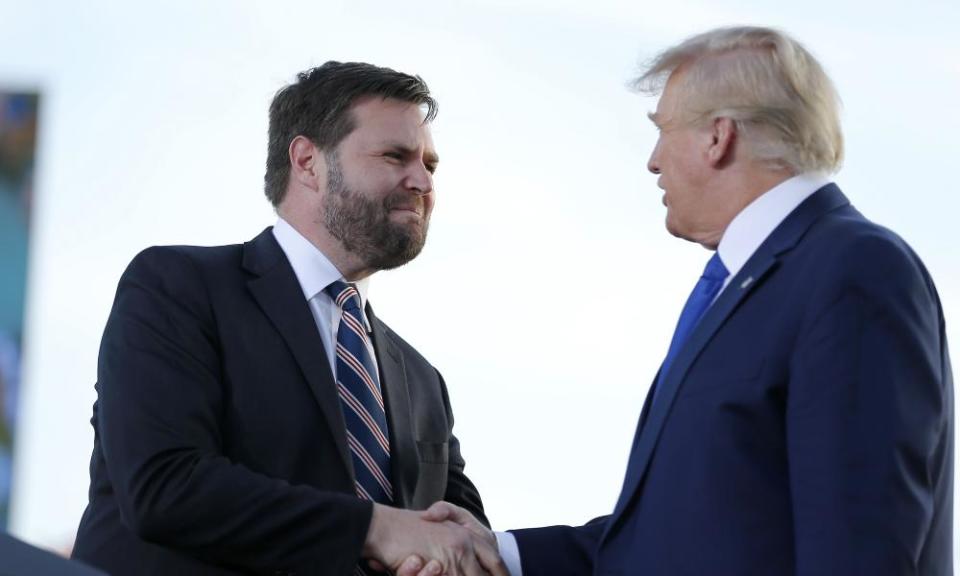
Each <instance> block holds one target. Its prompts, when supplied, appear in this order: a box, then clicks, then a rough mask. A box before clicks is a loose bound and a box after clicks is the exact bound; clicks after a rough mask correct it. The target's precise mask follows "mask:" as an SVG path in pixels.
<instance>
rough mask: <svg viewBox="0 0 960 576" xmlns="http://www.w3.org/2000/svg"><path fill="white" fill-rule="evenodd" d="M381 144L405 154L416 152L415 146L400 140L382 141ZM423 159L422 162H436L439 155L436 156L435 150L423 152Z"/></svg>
mask: <svg viewBox="0 0 960 576" xmlns="http://www.w3.org/2000/svg"><path fill="white" fill-rule="evenodd" d="M383 145H384V147H385V148H392V149H394V150H397V151H399V152H403V153H404V154H405V155H407V156H412V155H414V154H416V153H417V150H416V149H415V148H411V147H410V146H407V145H406V144H403V143H400V142H390V141H388V142H384V144H383ZM423 159H424V162H427V163H430V164H438V163H439V162H440V156H438V155H437V154H436V152H426V153H424V155H423Z"/></svg>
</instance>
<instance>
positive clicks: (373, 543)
mask: <svg viewBox="0 0 960 576" xmlns="http://www.w3.org/2000/svg"><path fill="white" fill-rule="evenodd" d="M391 512H392V509H391V508H390V507H388V506H384V505H383V504H377V503H374V504H373V514H371V516H370V527H369V528H367V537H366V539H365V540H364V541H363V549H362V550H361V555H362V556H363V557H364V558H378V557H379V556H380V552H381V548H382V543H383V542H385V541H386V537H387V526H386V525H387V524H388V523H389V521H390V514H391Z"/></svg>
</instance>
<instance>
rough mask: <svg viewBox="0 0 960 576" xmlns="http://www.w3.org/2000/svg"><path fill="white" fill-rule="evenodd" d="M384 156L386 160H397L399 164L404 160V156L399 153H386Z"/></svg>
mask: <svg viewBox="0 0 960 576" xmlns="http://www.w3.org/2000/svg"><path fill="white" fill-rule="evenodd" d="M383 155H384V157H386V158H389V159H391V160H396V161H398V162H399V161H401V160H403V154H401V153H399V152H384V154H383Z"/></svg>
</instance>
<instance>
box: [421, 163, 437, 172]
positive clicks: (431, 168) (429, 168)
mask: <svg viewBox="0 0 960 576" xmlns="http://www.w3.org/2000/svg"><path fill="white" fill-rule="evenodd" d="M424 167H425V168H426V169H427V172H429V173H431V174H434V173H436V171H437V165H436V164H432V163H431V164H424Z"/></svg>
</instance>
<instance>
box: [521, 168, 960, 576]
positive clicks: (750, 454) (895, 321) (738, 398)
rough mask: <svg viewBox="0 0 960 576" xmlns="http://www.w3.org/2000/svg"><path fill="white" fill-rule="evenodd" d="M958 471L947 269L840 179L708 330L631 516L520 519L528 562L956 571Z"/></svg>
mask: <svg viewBox="0 0 960 576" xmlns="http://www.w3.org/2000/svg"><path fill="white" fill-rule="evenodd" d="M647 401H648V404H649V402H650V399H649V397H648V400H647ZM952 483H953V384H952V375H951V369H950V361H949V357H948V354H947V343H946V338H945V334H944V318H943V311H942V309H941V306H940V302H939V298H938V296H937V292H936V290H935V288H934V285H933V282H932V280H931V279H930V276H929V275H928V274H927V271H926V270H925V269H924V267H923V264H922V263H921V262H920V260H919V259H918V258H917V256H916V255H915V254H914V253H913V251H912V250H911V249H910V248H909V247H908V246H907V245H906V244H905V243H904V242H903V240H901V239H900V238H899V237H898V236H896V235H895V234H893V233H892V232H890V231H889V230H886V229H884V228H882V227H880V226H877V225H875V224H873V223H871V222H870V221H868V220H867V219H865V218H864V217H863V216H862V215H861V214H860V213H859V212H857V211H856V210H855V209H854V208H853V207H852V206H851V205H850V204H849V202H848V200H847V199H846V198H845V197H844V195H843V194H842V193H841V192H840V190H839V189H838V188H837V187H836V186H834V185H832V184H831V185H828V186H825V187H824V188H822V189H820V190H818V191H817V192H815V193H814V194H813V195H812V196H810V197H809V198H808V199H807V200H806V201H804V202H803V203H802V204H801V205H800V206H799V207H797V208H796V209H795V210H794V211H793V212H792V213H791V214H790V215H789V216H788V217H787V218H786V220H785V221H784V222H783V223H782V224H781V225H780V226H779V227H778V228H777V229H776V230H775V231H774V232H773V233H772V234H771V235H770V236H769V237H768V238H767V239H766V241H765V242H764V243H763V244H762V245H761V246H760V248H759V249H758V250H757V251H756V253H755V254H754V255H753V256H752V257H751V258H750V260H749V261H748V262H747V263H746V264H745V265H744V267H743V269H742V270H741V271H740V272H739V273H738V274H737V275H736V277H734V278H733V279H732V281H731V282H730V283H729V285H728V286H727V287H726V289H725V290H724V291H723V292H722V293H721V295H720V296H719V298H718V299H717V300H716V302H714V303H713V305H712V306H711V307H710V309H708V311H707V312H706V314H705V315H704V317H703V318H702V320H701V322H700V324H699V325H698V326H697V328H696V329H695V331H694V332H693V333H692V334H691V336H690V338H689V340H688V341H687V343H686V344H685V345H684V348H683V349H682V350H681V351H680V353H679V355H678V356H677V358H676V360H675V362H674V364H673V367H672V369H671V370H670V372H669V373H668V374H667V375H666V377H665V379H664V380H663V382H662V383H661V389H660V391H659V393H658V397H657V401H656V403H654V404H653V405H652V406H646V407H645V408H644V410H643V413H642V415H641V422H640V425H639V426H638V430H637V433H636V436H635V439H634V443H633V448H632V451H631V453H630V458H629V463H628V466H627V472H626V478H625V480H624V484H623V489H622V492H621V494H620V498H619V501H618V502H617V505H616V507H615V509H614V511H613V513H612V514H611V515H610V516H607V517H603V518H600V519H597V520H596V521H594V522H592V523H591V524H588V525H587V526H583V527H577V528H573V527H567V526H555V527H548V528H535V529H528V530H518V531H515V532H514V534H515V536H516V538H517V542H518V545H519V548H520V556H521V562H522V565H523V571H524V576H547V575H549V576H574V575H575V576H586V575H590V574H596V575H598V576H599V575H603V576H614V575H617V576H627V575H637V576H682V575H690V576H702V575H706V574H709V575H718V576H752V575H756V576H771V575H776V576H788V575H797V576H801V575H802V576H828V575H838V576H860V575H865V576H866V575H869V576H883V575H888V574H889V575H898V576H905V575H918V576H941V575H947V574H952V573H953V569H952V551H951V539H952V536H951V533H952V522H953V520H952V501H953V485H952Z"/></svg>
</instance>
